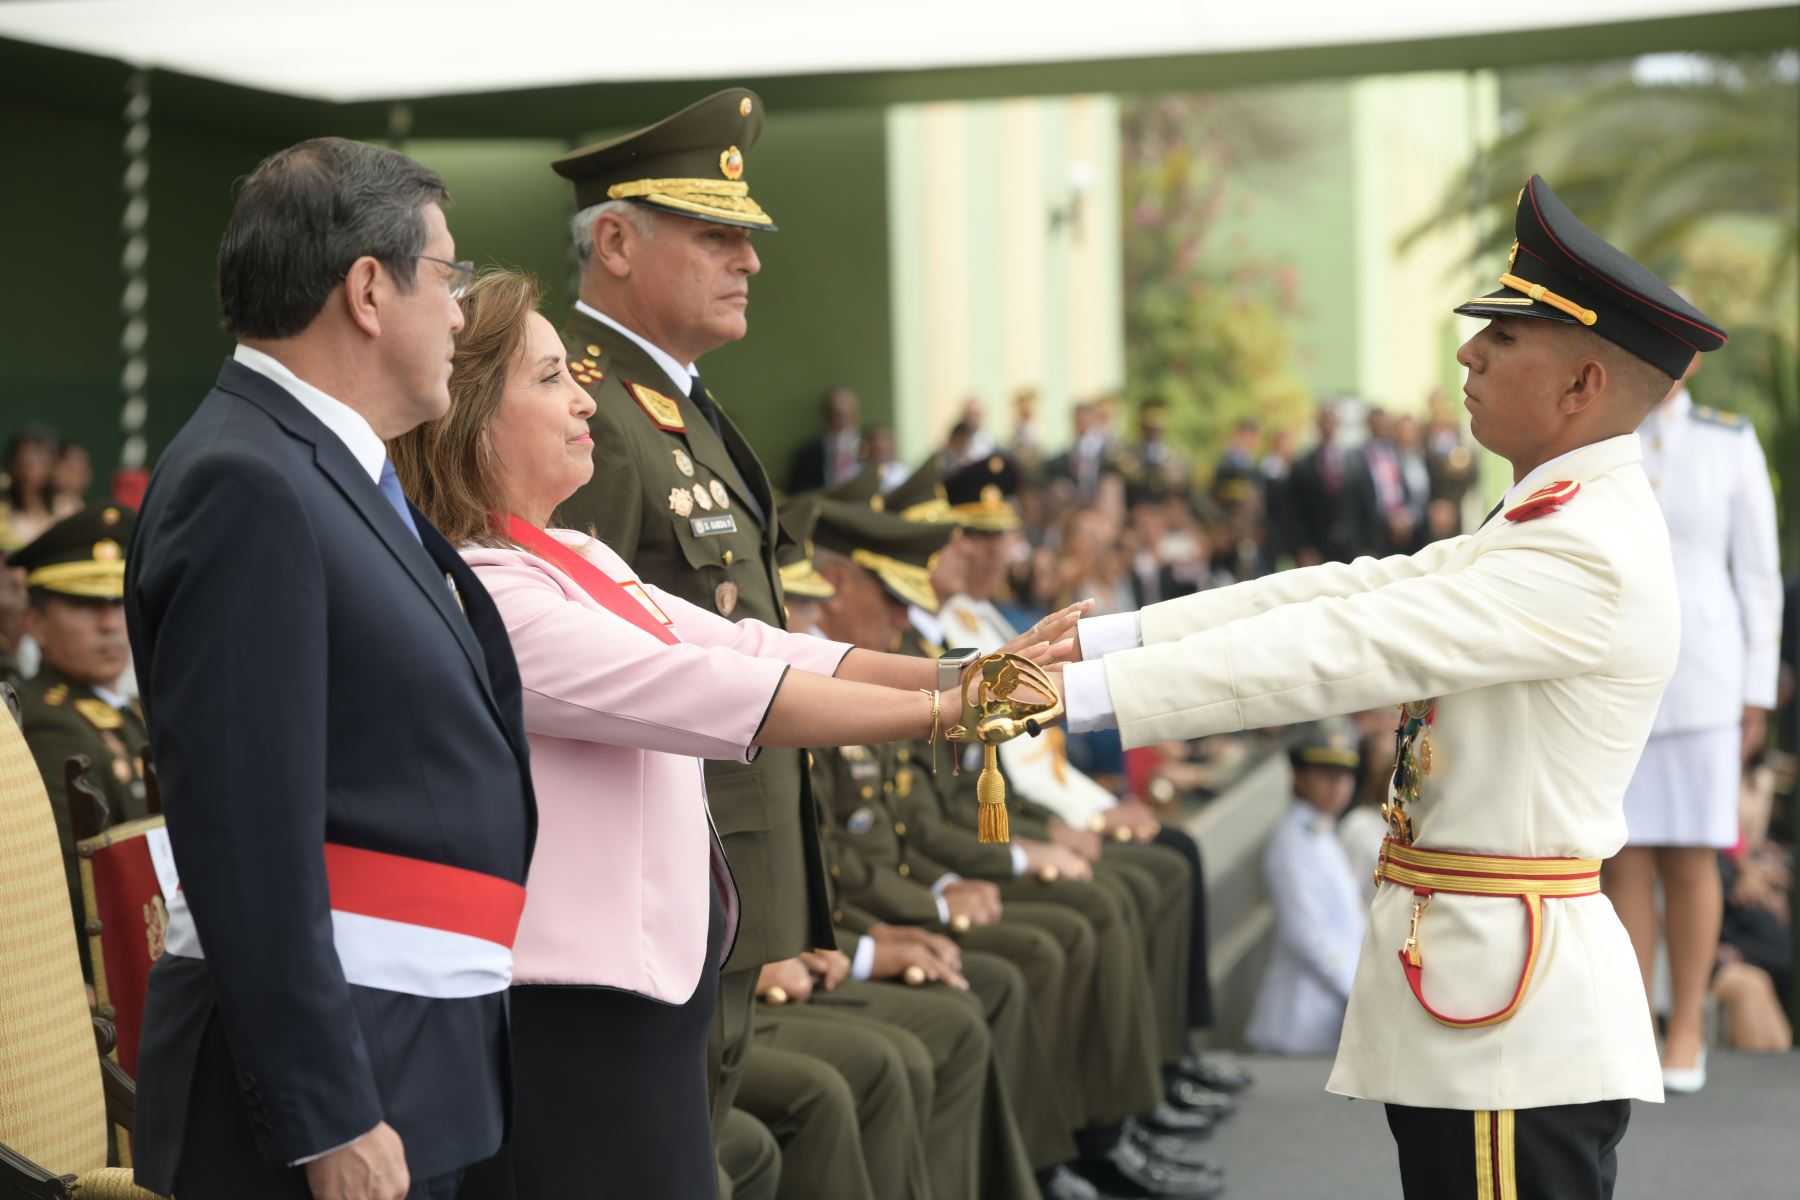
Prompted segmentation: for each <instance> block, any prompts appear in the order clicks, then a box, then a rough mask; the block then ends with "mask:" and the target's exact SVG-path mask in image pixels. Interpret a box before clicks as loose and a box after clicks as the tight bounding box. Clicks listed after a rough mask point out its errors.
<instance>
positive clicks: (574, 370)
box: [569, 346, 606, 388]
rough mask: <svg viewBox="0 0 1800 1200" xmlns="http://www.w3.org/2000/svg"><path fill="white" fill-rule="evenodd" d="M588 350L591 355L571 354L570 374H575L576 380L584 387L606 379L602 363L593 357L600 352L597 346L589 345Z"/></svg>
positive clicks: (589, 386)
mask: <svg viewBox="0 0 1800 1200" xmlns="http://www.w3.org/2000/svg"><path fill="white" fill-rule="evenodd" d="M588 350H589V356H588V357H585V358H576V357H575V356H574V355H570V356H569V374H570V375H572V376H574V377H575V382H576V383H579V384H580V385H581V386H582V387H584V388H591V387H593V386H595V385H596V384H599V383H603V382H605V380H606V374H605V372H603V371H601V370H600V364H599V363H598V362H596V361H595V359H594V357H593V355H594V354H596V353H598V351H597V348H596V347H593V346H589V347H588Z"/></svg>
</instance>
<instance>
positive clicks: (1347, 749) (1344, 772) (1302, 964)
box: [1244, 717, 1369, 1054]
mask: <svg viewBox="0 0 1800 1200" xmlns="http://www.w3.org/2000/svg"><path fill="white" fill-rule="evenodd" d="M1359 761H1361V755H1359V754H1358V753H1357V749H1356V735H1355V732H1354V731H1353V730H1352V729H1351V728H1350V723H1349V722H1348V721H1347V720H1345V719H1344V718H1342V717H1335V718H1333V719H1331V720H1329V721H1315V722H1312V723H1311V724H1308V725H1304V726H1302V727H1301V728H1300V729H1299V730H1297V731H1296V732H1295V733H1294V734H1293V735H1292V736H1291V737H1290V738H1289V741H1288V762H1289V764H1290V765H1292V767H1293V769H1294V802H1293V804H1292V805H1291V806H1290V807H1289V808H1288V811H1287V815H1286V816H1285V817H1283V818H1282V821H1281V824H1280V825H1279V826H1277V827H1276V830H1275V836H1274V837H1272V838H1270V839H1269V844H1268V845H1267V846H1266V847H1264V849H1263V882H1264V884H1265V886H1266V887H1267V889H1268V893H1269V905H1270V907H1271V908H1272V909H1274V912H1275V944H1274V947H1273V949H1272V950H1271V952H1270V955H1269V965H1268V967H1267V968H1266V969H1265V970H1264V971H1263V977H1262V985H1261V986H1260V987H1258V988H1257V990H1256V1003H1255V1005H1254V1007H1253V1008H1252V1009H1251V1012H1250V1024H1249V1025H1248V1026H1247V1027H1246V1028H1245V1030H1244V1040H1246V1041H1247V1042H1249V1043H1250V1045H1251V1046H1252V1047H1254V1048H1255V1049H1257V1050H1260V1051H1262V1052H1263V1053H1265V1054H1330V1053H1331V1052H1332V1051H1334V1050H1336V1049H1337V1045H1338V1034H1339V1032H1340V1031H1342V1029H1343V1027H1344V1006H1345V1005H1346V1004H1348V1003H1349V1001H1350V984H1351V981H1352V980H1353V979H1354V978H1355V975H1356V956H1357V952H1358V951H1359V950H1360V949H1361V947H1362V940H1363V932H1364V930H1365V929H1366V928H1367V926H1368V923H1369V922H1368V917H1367V910H1366V908H1365V906H1364V904H1363V900H1362V896H1361V895H1360V894H1359V893H1358V891H1357V884H1356V872H1355V871H1354V870H1353V869H1352V868H1351V866H1350V858H1349V856H1348V855H1347V854H1345V852H1344V847H1343V844H1342V843H1341V842H1339V841H1338V838H1337V818H1338V816H1339V815H1340V814H1341V813H1342V812H1343V811H1344V809H1345V808H1347V807H1348V806H1349V804H1350V802H1351V800H1352V799H1354V798H1355V791H1356V766H1357V763H1358V762H1359ZM1366 874H1367V873H1366V872H1365V875H1366Z"/></svg>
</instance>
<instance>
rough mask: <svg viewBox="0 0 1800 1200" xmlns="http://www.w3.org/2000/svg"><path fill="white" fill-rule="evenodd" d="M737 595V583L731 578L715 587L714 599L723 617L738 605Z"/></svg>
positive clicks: (727, 615) (728, 614)
mask: <svg viewBox="0 0 1800 1200" xmlns="http://www.w3.org/2000/svg"><path fill="white" fill-rule="evenodd" d="M737 596H738V593H737V584H735V583H733V582H731V580H729V579H727V580H726V581H725V582H724V583H721V584H720V585H719V586H718V587H716V588H714V589H713V601H714V603H715V604H717V605H718V608H719V615H720V616H721V617H729V616H730V615H731V610H732V609H734V608H736V607H737Z"/></svg>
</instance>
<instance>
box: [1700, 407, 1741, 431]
mask: <svg viewBox="0 0 1800 1200" xmlns="http://www.w3.org/2000/svg"><path fill="white" fill-rule="evenodd" d="M1688 415H1689V416H1691V417H1693V418H1694V420H1696V421H1699V422H1701V423H1702V424H1704V425H1719V426H1723V427H1724V428H1726V429H1745V428H1748V423H1747V422H1746V421H1745V420H1744V418H1743V417H1741V416H1739V415H1738V414H1737V413H1734V412H1725V411H1723V410H1722V409H1717V408H1712V407H1709V406H1707V405H1705V404H1696V405H1694V407H1692V408H1690V409H1688Z"/></svg>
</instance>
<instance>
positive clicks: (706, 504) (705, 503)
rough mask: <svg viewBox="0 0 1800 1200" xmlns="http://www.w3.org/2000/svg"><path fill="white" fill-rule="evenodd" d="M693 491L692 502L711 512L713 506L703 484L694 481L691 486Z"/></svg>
mask: <svg viewBox="0 0 1800 1200" xmlns="http://www.w3.org/2000/svg"><path fill="white" fill-rule="evenodd" d="M693 493H694V503H695V504H698V505H699V506H700V507H701V508H703V509H706V510H707V511H708V512H711V511H712V506H713V502H712V496H711V495H710V494H708V492H707V490H706V487H705V485H704V484H699V483H696V484H695V485H694V487H693Z"/></svg>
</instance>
